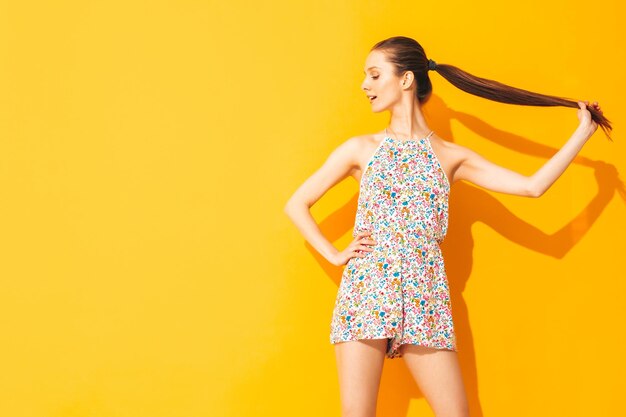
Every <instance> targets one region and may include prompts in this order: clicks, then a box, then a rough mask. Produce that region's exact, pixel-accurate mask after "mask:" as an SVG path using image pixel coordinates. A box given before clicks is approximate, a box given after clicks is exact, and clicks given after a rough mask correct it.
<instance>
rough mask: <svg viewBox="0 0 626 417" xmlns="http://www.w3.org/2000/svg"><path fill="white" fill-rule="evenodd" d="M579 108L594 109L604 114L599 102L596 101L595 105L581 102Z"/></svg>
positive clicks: (587, 101)
mask: <svg viewBox="0 0 626 417" xmlns="http://www.w3.org/2000/svg"><path fill="white" fill-rule="evenodd" d="M578 107H580V108H581V109H586V108H587V107H593V108H595V109H596V110H597V111H598V112H600V113H602V108H601V107H600V104H599V103H598V102H597V101H594V102H593V103H591V105H590V104H589V100H584V101H579V102H578Z"/></svg>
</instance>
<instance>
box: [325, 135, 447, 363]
mask: <svg viewBox="0 0 626 417" xmlns="http://www.w3.org/2000/svg"><path fill="white" fill-rule="evenodd" d="M433 133H434V132H432V131H431V132H430V133H429V134H428V136H426V137H425V138H422V139H418V140H407V141H398V140H395V139H392V138H391V137H389V136H385V137H384V139H382V140H381V142H380V144H379V145H378V147H377V148H376V151H375V152H374V154H373V155H372V156H371V158H370V160H369V161H368V163H367V165H366V168H365V170H364V172H363V174H362V176H361V181H360V189H359V200H358V208H357V213H356V221H355V225H354V231H353V233H352V236H353V237H356V236H357V234H358V233H359V232H361V231H371V232H372V234H371V236H370V237H371V238H372V239H373V240H375V241H376V242H377V243H376V244H374V245H367V246H368V247H370V248H371V249H373V250H372V251H371V252H368V251H364V252H363V253H364V254H365V256H364V257H363V258H359V257H353V258H351V259H350V260H349V261H348V263H347V264H346V266H345V268H344V271H343V275H342V277H341V284H340V285H339V289H338V292H337V298H336V300H335V306H334V309H333V314H332V321H331V326H330V328H331V332H330V342H331V343H333V344H334V343H337V342H344V341H349V340H357V339H384V338H386V339H388V342H387V351H386V356H387V357H388V358H396V357H401V356H402V354H401V353H400V351H399V350H398V349H399V347H400V346H401V345H402V344H405V343H409V344H415V345H423V346H428V347H433V348H438V349H450V350H453V351H456V350H457V348H456V336H455V332H454V323H453V320H452V307H451V302H450V291H449V287H448V279H447V276H446V270H445V266H444V260H443V256H442V253H441V250H440V247H439V244H440V243H441V242H442V241H443V239H444V237H445V235H446V232H447V228H448V195H449V193H450V183H449V181H448V177H447V176H446V174H445V172H444V171H443V168H442V167H441V164H440V162H439V160H438V159H437V156H436V155H435V153H434V151H433V148H432V145H431V143H430V136H431V135H432V134H433Z"/></svg>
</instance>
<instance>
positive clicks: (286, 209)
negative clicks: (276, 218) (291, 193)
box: [283, 198, 300, 218]
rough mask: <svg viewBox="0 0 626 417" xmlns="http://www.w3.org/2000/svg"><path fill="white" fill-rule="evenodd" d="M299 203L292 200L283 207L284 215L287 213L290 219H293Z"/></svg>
mask: <svg viewBox="0 0 626 417" xmlns="http://www.w3.org/2000/svg"><path fill="white" fill-rule="evenodd" d="M299 205H300V204H299V202H298V201H295V200H294V199H293V198H290V199H289V200H288V201H287V203H285V205H284V206H283V213H285V214H286V215H287V216H288V217H289V218H292V217H293V216H292V214H293V213H294V211H295V210H296V206H299Z"/></svg>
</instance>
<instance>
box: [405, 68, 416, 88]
mask: <svg viewBox="0 0 626 417" xmlns="http://www.w3.org/2000/svg"><path fill="white" fill-rule="evenodd" d="M414 79H415V77H414V76H413V71H407V72H405V73H404V75H403V76H402V88H404V89H405V90H406V89H409V88H411V84H413V80H414Z"/></svg>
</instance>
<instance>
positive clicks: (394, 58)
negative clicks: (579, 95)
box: [371, 36, 613, 141]
mask: <svg viewBox="0 0 626 417" xmlns="http://www.w3.org/2000/svg"><path fill="white" fill-rule="evenodd" d="M373 50H380V51H383V52H385V54H386V55H387V59H388V60H389V61H390V62H391V63H393V64H394V65H395V67H396V71H395V73H396V75H398V76H400V75H402V74H403V73H404V72H405V71H411V72H413V75H414V76H415V79H416V80H417V87H418V88H417V91H416V96H417V99H418V101H419V102H420V103H424V102H426V101H427V100H428V98H429V97H430V95H431V93H432V90H433V86H432V83H431V82H430V78H429V76H428V70H429V64H430V65H432V66H431V67H430V68H431V69H433V70H434V71H437V72H438V73H439V74H440V75H441V76H442V77H443V78H445V79H446V80H448V81H449V82H450V83H451V84H452V85H454V86H455V87H457V88H459V89H461V90H463V91H465V92H467V93H470V94H474V95H476V96H479V97H484V98H487V99H489V100H493V101H499V102H501V103H508V104H519V105H522V106H565V107H575V108H579V106H578V103H577V101H576V100H573V99H568V98H562V97H556V96H550V95H544V94H539V93H533V92H530V91H526V90H522V89H520V88H515V87H511V86H508V85H505V84H502V83H499V82H497V81H493V80H489V79H486V78H480V77H476V76H475V75H472V74H469V73H467V72H465V71H463V70H462V69H460V68H458V67H455V66H454V65H449V64H439V63H435V62H434V61H432V60H429V59H427V58H426V53H425V52H424V48H422V46H421V45H420V44H419V43H418V42H417V41H416V40H414V39H412V38H408V37H405V36H394V37H391V38H388V39H385V40H382V41H380V42H378V43H377V44H376V45H374V46H373V47H372V49H371V51H373ZM587 110H589V112H590V113H591V118H592V119H593V120H594V121H595V122H596V123H597V124H598V126H600V127H601V128H602V130H603V131H604V133H605V134H606V136H607V137H608V138H609V140H611V141H612V140H613V139H611V136H609V131H611V130H612V129H613V128H612V127H611V122H610V121H609V120H608V119H607V118H606V117H604V115H602V113H600V112H599V111H597V110H596V109H595V108H594V107H593V106H587Z"/></svg>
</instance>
